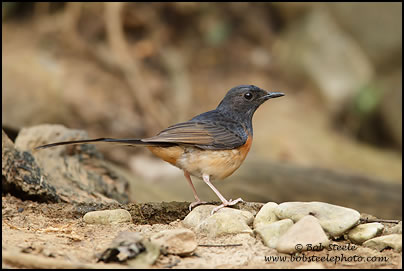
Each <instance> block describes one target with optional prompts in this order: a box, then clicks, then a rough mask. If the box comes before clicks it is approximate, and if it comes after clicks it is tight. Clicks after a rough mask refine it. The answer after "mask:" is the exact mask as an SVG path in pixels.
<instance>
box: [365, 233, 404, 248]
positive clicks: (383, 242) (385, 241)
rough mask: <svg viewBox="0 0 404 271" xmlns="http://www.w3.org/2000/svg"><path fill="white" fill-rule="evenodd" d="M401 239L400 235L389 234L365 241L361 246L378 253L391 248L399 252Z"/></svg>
mask: <svg viewBox="0 0 404 271" xmlns="http://www.w3.org/2000/svg"><path fill="white" fill-rule="evenodd" d="M402 238H403V237H402V235H401V234H389V235H384V236H379V237H375V238H373V239H370V240H367V241H366V242H364V243H363V245H364V246H365V247H370V248H373V249H376V250H378V251H382V250H383V249H385V248H392V249H394V250H395V251H397V252H401V247H402Z"/></svg>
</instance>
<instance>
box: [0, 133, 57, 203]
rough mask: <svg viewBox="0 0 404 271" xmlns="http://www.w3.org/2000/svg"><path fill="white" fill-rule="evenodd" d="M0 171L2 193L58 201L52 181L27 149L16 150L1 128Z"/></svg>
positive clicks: (42, 200)
mask: <svg viewBox="0 0 404 271" xmlns="http://www.w3.org/2000/svg"><path fill="white" fill-rule="evenodd" d="M1 139H2V144H1V158H2V159H1V166H2V168H1V172H2V176H3V178H2V189H3V193H10V194H12V195H17V196H18V197H19V198H22V199H30V200H35V201H41V202H44V201H45V202H60V201H61V198H60V194H59V193H58V191H57V189H56V187H55V186H54V185H53V184H52V181H51V180H50V179H49V178H48V177H47V176H44V175H43V171H42V170H41V168H40V167H39V165H38V163H37V160H36V159H35V157H34V156H33V155H32V154H31V153H30V152H29V151H21V150H18V149H17V148H16V147H15V145H14V143H13V142H12V141H11V140H10V139H9V138H8V136H7V134H6V133H5V132H4V130H2V136H1Z"/></svg>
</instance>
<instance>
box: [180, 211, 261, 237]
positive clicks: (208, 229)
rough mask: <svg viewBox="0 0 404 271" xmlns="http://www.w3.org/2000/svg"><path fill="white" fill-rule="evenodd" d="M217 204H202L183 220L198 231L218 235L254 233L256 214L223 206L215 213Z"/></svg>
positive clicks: (187, 225)
mask: <svg viewBox="0 0 404 271" xmlns="http://www.w3.org/2000/svg"><path fill="white" fill-rule="evenodd" d="M215 207H216V206H214V205H201V206H198V207H196V208H195V209H193V210H192V211H191V212H190V213H189V214H188V215H187V216H186V217H185V219H184V220H183V224H184V226H185V227H188V228H193V229H194V231H195V232H196V233H200V234H205V235H208V236H210V237H217V236H221V235H226V234H238V233H249V234H252V233H253V231H252V229H251V228H250V227H249V226H248V225H251V224H252V222H253V219H254V216H253V215H252V214H251V213H250V212H247V211H240V210H237V209H232V208H222V209H220V210H219V211H217V212H216V213H214V214H213V215H211V214H210V213H211V211H212V210H213V208H215Z"/></svg>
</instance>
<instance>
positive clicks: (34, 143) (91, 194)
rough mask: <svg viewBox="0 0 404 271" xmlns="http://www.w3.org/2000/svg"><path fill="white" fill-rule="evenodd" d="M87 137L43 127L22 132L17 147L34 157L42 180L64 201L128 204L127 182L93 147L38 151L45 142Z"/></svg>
mask: <svg viewBox="0 0 404 271" xmlns="http://www.w3.org/2000/svg"><path fill="white" fill-rule="evenodd" d="M84 138H88V137H87V134H86V132H84V131H81V130H73V129H67V128H66V127H64V126H62V125H47V124H44V125H38V126H33V127H30V128H24V129H22V130H21V131H20V132H19V134H18V136H17V138H16V141H15V147H16V149H17V150H19V151H20V152H21V153H25V154H26V155H31V156H33V157H34V158H35V161H36V163H37V164H38V166H39V167H40V170H41V177H43V179H44V180H45V181H46V183H47V184H49V185H51V186H52V187H54V188H55V190H56V191H55V193H56V195H57V196H58V197H59V198H60V200H61V201H64V202H72V203H82V202H87V203H89V202H91V203H97V204H98V203H112V202H115V203H116V202H119V203H127V202H128V201H129V198H128V193H127V191H128V183H129V182H128V180H127V179H126V178H125V177H124V176H123V175H122V174H119V173H118V172H117V170H114V169H113V167H112V166H110V165H109V164H108V163H107V162H105V161H104V160H103V159H102V155H101V154H100V153H99V152H98V151H97V150H96V148H95V146H94V145H91V144H85V145H69V146H57V147H54V148H48V149H39V150H38V149H35V147H38V146H40V145H42V144H46V143H52V142H57V141H68V140H78V139H84Z"/></svg>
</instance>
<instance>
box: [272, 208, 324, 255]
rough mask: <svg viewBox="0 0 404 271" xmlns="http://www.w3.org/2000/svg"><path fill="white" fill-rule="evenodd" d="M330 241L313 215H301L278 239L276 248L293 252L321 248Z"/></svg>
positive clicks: (284, 251) (279, 250) (280, 250)
mask: <svg viewBox="0 0 404 271" xmlns="http://www.w3.org/2000/svg"><path fill="white" fill-rule="evenodd" d="M329 243H330V241H329V240H328V237H327V235H326V234H325V232H324V230H323V229H322V227H321V225H320V223H319V220H318V219H317V218H315V217H314V216H311V215H307V216H304V217H302V218H301V219H300V220H299V221H298V222H297V223H296V224H293V225H292V226H291V227H290V228H289V229H288V231H287V232H286V233H284V234H283V235H282V236H281V237H280V238H279V240H278V244H277V246H276V250H277V251H278V252H282V253H295V252H301V251H306V250H322V249H323V248H324V247H326V246H328V244H329Z"/></svg>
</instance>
